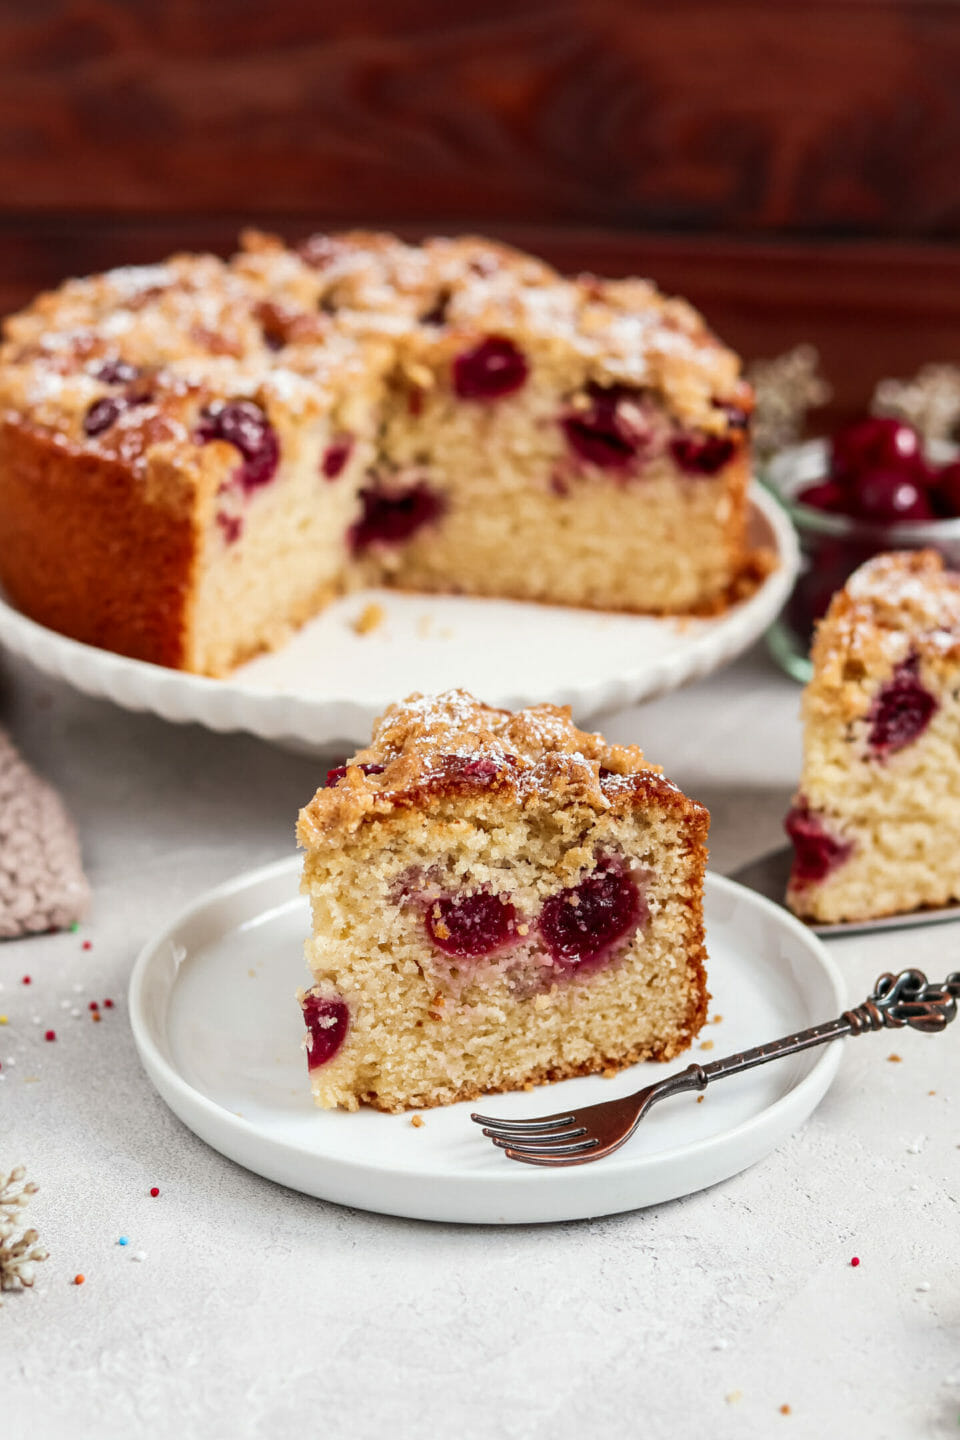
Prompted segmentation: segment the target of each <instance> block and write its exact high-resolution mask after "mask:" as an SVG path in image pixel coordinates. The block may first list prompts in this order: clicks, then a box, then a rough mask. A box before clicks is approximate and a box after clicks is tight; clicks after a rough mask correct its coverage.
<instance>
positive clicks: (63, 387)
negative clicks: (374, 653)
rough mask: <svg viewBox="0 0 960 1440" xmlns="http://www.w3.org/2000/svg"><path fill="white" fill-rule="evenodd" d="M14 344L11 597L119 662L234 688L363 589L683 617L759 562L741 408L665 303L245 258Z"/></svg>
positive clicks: (332, 258) (458, 248) (628, 284)
mask: <svg viewBox="0 0 960 1440" xmlns="http://www.w3.org/2000/svg"><path fill="white" fill-rule="evenodd" d="M5 335H6V339H5V343H4V344H3V346H2V349H0V414H2V420H0V580H2V583H3V585H4V586H5V587H6V590H7V592H8V594H9V596H10V597H11V599H12V600H13V602H14V603H15V604H16V605H17V606H18V607H19V608H20V609H22V610H23V611H24V612H25V613H26V614H28V615H30V616H32V617H33V618H34V619H36V620H39V621H41V622H42V623H43V624H46V625H49V626H51V627H52V628H54V629H56V630H60V631H62V632H63V633H65V634H67V635H71V636H73V637H75V638H77V639H80V640H84V641H87V642H90V643H92V644H95V645H99V646H102V647H105V648H106V649H111V650H116V651H119V652H121V653H123V654H127V655H131V656H135V657H137V658H140V659H144V660H151V661H154V662H157V663H160V664H163V665H169V666H174V667H180V668H183V669H187V670H194V671H198V672H202V673H208V674H221V673H223V672H225V671H227V670H229V669H230V668H231V667H232V666H234V665H236V664H237V663H239V662H240V661H242V660H244V659H245V658H247V657H249V656H251V655H253V654H255V653H256V652H257V651H259V650H263V649H266V648H271V647H273V646H275V645H277V644H279V643H280V642H281V641H282V640H283V638H284V637H285V636H286V635H288V634H289V632H290V630H291V628H292V627H294V626H296V625H298V624H300V623H302V622H303V621H304V620H305V619H306V618H308V617H309V616H310V615H312V614H314V613H315V612H316V611H317V610H318V609H319V608H321V607H322V606H323V605H324V603H325V602H326V601H328V600H329V599H330V598H331V597H333V596H335V595H336V594H338V593H340V592H341V591H342V590H343V589H344V588H345V587H349V586H356V585H362V584H368V583H373V582H375V583H388V584H393V585H397V586H401V587H404V588H408V589H419V590H438V591H458V592H462V593H468V594H477V595H501V596H510V597H516V598H520V599H528V600H541V601H550V602H554V603H562V604H569V605H578V606H592V607H599V608H607V609H616V610H633V611H646V612H652V613H669V612H676V613H692V612H709V611H713V610H718V609H720V608H722V607H723V606H724V605H725V604H726V603H727V602H728V601H729V599H730V598H731V596H733V595H735V594H736V593H737V590H738V586H739V585H740V584H741V582H742V581H743V579H744V577H745V576H746V575H747V574H748V573H749V571H750V568H751V560H750V557H749V555H748V552H747V547H746V539H745V515H746V488H747V482H748V475H749V453H748V443H747V436H746V427H747V422H748V415H749V410H750V406H751V397H750V391H749V388H748V387H747V386H746V384H745V383H744V381H743V380H742V379H741V378H740V365H739V361H738V360H737V357H736V356H735V355H734V354H733V353H732V352H731V351H730V350H728V349H726V348H724V347H723V346H722V345H721V344H719V342H718V341H717V340H716V339H715V338H714V337H713V336H712V335H711V334H710V332H709V331H708V330H707V329H706V327H705V325H704V323H703V321H702V319H701V318H700V316H699V315H698V314H697V313H696V312H695V311H694V310H693V309H691V308H690V306H688V305H687V304H685V303H684V302H683V301H680V300H668V299H665V298H664V297H663V296H661V295H660V294H659V293H658V292H657V290H656V289H655V288H654V287H653V286H652V285H651V284H649V283H648V282H647V281H643V280H621V281H607V280H600V279H597V278H595V277H591V276H587V277H580V278H579V279H576V280H568V279H564V278H562V277H561V276H560V275H558V274H557V273H556V272H555V271H553V270H552V269H550V267H549V266H547V265H545V264H543V263H542V262H540V261H539V260H535V259H533V258H531V257H530V256H526V255H523V254H521V253H519V252H518V251H515V250H511V249H508V248H506V247H505V246H502V245H498V244H495V243H493V242H491V241H486V240H480V239H469V238H466V239H459V240H443V239H436V240H431V241H428V242H426V243H424V244H423V245H419V246H417V245H406V244H403V243H402V242H401V241H399V240H397V239H395V238H394V237H392V236H390V235H383V234H365V233H352V234H345V235H338V236H314V237H313V238H312V239H310V240H308V241H306V242H305V243H304V244H302V245H301V246H299V247H298V248H296V249H291V248H287V247H286V246H284V245H283V244H281V243H280V242H279V241H278V240H275V239H271V238H269V237H265V236H262V235H248V236H247V237H245V242H244V248H243V250H242V251H241V252H240V253H239V254H238V255H236V256H234V257H233V258H232V259H230V260H229V261H221V260H219V259H216V258H215V257H213V256H196V255H180V256H175V257H173V258H172V259H171V260H169V261H167V262H166V263H165V264H162V265H154V266H144V267H133V268H128V269H121V270H114V271H111V272H109V273H107V274H104V275H100V276H94V277H91V278H88V279H83V280H70V281H67V282H66V283H65V284H64V285H63V286H61V288H60V289H59V290H57V291H55V292H53V293H50V294H46V295H42V296H40V297H39V298H38V299H37V300H36V301H35V303H34V304H33V305H31V306H30V307H29V308H28V309H27V310H25V311H23V312H22V313H21V314H19V315H16V316H14V317H13V318H12V319H10V320H8V321H7V323H6V327H5Z"/></svg>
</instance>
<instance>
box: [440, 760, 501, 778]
mask: <svg viewBox="0 0 960 1440" xmlns="http://www.w3.org/2000/svg"><path fill="white" fill-rule="evenodd" d="M499 769H500V767H499V766H498V765H497V762H496V760H491V759H490V758H489V757H488V756H484V755H444V756H443V757H442V758H441V760H440V764H439V766H438V774H439V775H441V776H442V777H443V779H444V780H447V781H450V780H481V781H483V783H484V784H486V783H487V782H488V781H490V780H495V779H496V778H497V775H498V774H499Z"/></svg>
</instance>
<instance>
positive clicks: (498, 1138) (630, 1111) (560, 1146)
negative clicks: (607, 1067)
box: [470, 970, 960, 1166]
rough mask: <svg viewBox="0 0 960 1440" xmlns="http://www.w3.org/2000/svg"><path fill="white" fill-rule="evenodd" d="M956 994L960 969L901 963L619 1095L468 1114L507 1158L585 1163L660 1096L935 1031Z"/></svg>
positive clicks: (950, 1012)
mask: <svg viewBox="0 0 960 1440" xmlns="http://www.w3.org/2000/svg"><path fill="white" fill-rule="evenodd" d="M958 999H960V970H955V971H954V972H953V974H952V975H948V976H947V978H946V980H944V982H943V983H942V984H940V985H936V984H931V983H930V981H928V979H927V977H926V975H924V973H923V971H922V970H902V971H901V972H900V974H899V975H891V974H890V973H889V972H888V973H886V974H883V975H881V976H880V978H879V980H878V981H877V983H876V985H875V986H874V990H873V993H872V994H871V995H869V996H868V997H867V999H866V1000H865V1001H864V1003H863V1004H862V1005H858V1006H857V1007H856V1009H855V1010H845V1011H844V1012H843V1014H842V1015H841V1016H840V1018H839V1019H837V1020H830V1021H829V1022H828V1023H827V1024H825V1025H814V1026H813V1027H812V1028H811V1029H809V1030H800V1031H798V1032H797V1033H796V1034H795V1035H785V1036H784V1037H783V1038H782V1039H780V1040H772V1041H771V1042H770V1043H769V1044H768V1045H758V1046H757V1047H756V1048H755V1049H753V1050H744V1051H742V1052H741V1053H740V1054H738V1055H728V1056H726V1058H725V1059H723V1060H714V1061H713V1063H712V1064H711V1065H688V1066H687V1068H686V1070H679V1071H678V1072H677V1073H676V1074H675V1075H668V1076H667V1077H666V1079H665V1080H659V1081H658V1082H657V1083H656V1084H655V1085H648V1086H646V1088H645V1089H643V1090H638V1091H637V1092H636V1094H635V1095H626V1096H624V1097H623V1099H621V1100H604V1101H602V1102H601V1103H600V1104H599V1105H585V1106H583V1107H582V1108H581V1109H579V1110H561V1111H558V1113H557V1114H556V1115H539V1116H537V1117H536V1118H535V1119H531V1120H497V1119H494V1118H493V1117H492V1116H490V1115H471V1116H470V1119H471V1120H475V1121H476V1123H477V1124H478V1125H482V1126H483V1127H484V1129H483V1133H484V1135H487V1136H488V1137H489V1138H490V1139H491V1140H492V1141H493V1143H494V1145H497V1146H499V1148H500V1149H501V1150H503V1151H504V1153H505V1154H506V1156H507V1158H508V1159H510V1160H523V1161H524V1162H525V1163H526V1164H527V1165H555V1166H561V1165H586V1164H588V1163H589V1162H590V1161H591V1160H601V1159H602V1158H603V1156H604V1155H610V1154H612V1153H613V1151H614V1150H619V1148H620V1146H621V1145H623V1144H624V1142H625V1141H627V1140H629V1139H630V1136H631V1135H632V1134H633V1132H634V1131H635V1130H636V1128H637V1126H638V1125H639V1124H640V1121H641V1120H642V1119H643V1117H644V1116H645V1115H647V1114H648V1113H649V1111H650V1109H651V1108H652V1106H654V1105H656V1104H657V1102H658V1101H659V1100H666V1099H668V1098H669V1097H670V1096H671V1095H679V1094H680V1093H681V1091H684V1090H706V1088H707V1086H708V1085H709V1084H710V1083H711V1081H713V1080H725V1079H726V1077H727V1076H728V1075H739V1074H740V1072H741V1071H742V1070H752V1069H753V1067H754V1066H755V1065H766V1063H767V1061H768V1060H779V1059H780V1058H781V1057H782V1056H784V1055H797V1054H799V1053H800V1051H801V1050H810V1049H812V1048H813V1047H814V1046H815V1045H826V1044H827V1043H828V1042H829V1041H831V1040H839V1039H841V1038H842V1037H843V1036H844V1035H865V1034H866V1033H867V1031H869V1030H884V1029H887V1030H899V1029H901V1028H902V1027H903V1026H904V1025H909V1026H910V1027H911V1029H913V1030H922V1031H924V1032H925V1033H926V1034H928V1035H935V1034H937V1033H938V1032H939V1031H940V1030H945V1029H946V1028H947V1026H948V1025H949V1024H950V1022H951V1020H954V1019H956V1015H957V1001H958Z"/></svg>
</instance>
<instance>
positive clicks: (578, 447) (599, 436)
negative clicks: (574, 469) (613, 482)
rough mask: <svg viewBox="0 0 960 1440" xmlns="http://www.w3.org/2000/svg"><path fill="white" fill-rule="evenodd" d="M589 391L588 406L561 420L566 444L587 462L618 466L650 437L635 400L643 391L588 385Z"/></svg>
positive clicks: (646, 443) (614, 468) (612, 466)
mask: <svg viewBox="0 0 960 1440" xmlns="http://www.w3.org/2000/svg"><path fill="white" fill-rule="evenodd" d="M588 393H589V395H590V406H589V408H588V409H586V410H574V411H571V413H570V414H569V415H566V416H565V417H564V419H563V421H562V422H561V423H562V424H563V429H564V434H565V435H566V437H567V444H568V445H569V446H570V448H571V450H575V451H576V453H577V454H578V455H579V456H580V458H581V460H586V461H587V463H588V464H589V465H596V466H598V467H599V469H601V470H617V469H621V468H622V467H623V466H625V465H629V464H630V462H631V461H632V460H633V459H634V457H635V456H636V454H637V452H638V451H639V450H640V449H641V448H642V447H644V446H646V445H648V444H649V442H650V439H651V435H650V428H649V426H648V425H647V424H646V422H645V420H644V418H643V415H642V412H641V410H640V406H639V403H638V402H639V398H640V395H641V393H642V392H640V391H638V390H634V389H632V388H631V387H630V386H628V385H610V386H607V387H606V388H604V387H603V386H601V385H591V386H589V389H588Z"/></svg>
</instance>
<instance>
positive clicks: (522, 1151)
mask: <svg viewBox="0 0 960 1440" xmlns="http://www.w3.org/2000/svg"><path fill="white" fill-rule="evenodd" d="M493 1143H494V1145H496V1146H497V1148H498V1149H500V1150H506V1152H507V1154H508V1155H519V1156H520V1158H521V1159H526V1158H527V1156H528V1155H530V1156H536V1155H557V1156H561V1157H562V1156H566V1155H581V1154H583V1152H584V1151H585V1150H595V1149H596V1147H597V1146H598V1145H599V1143H600V1142H599V1140H596V1139H591V1140H576V1141H574V1142H573V1144H570V1145H558V1144H553V1143H551V1142H550V1141H547V1143H546V1144H544V1145H518V1144H517V1143H516V1142H515V1141H510V1140H500V1139H498V1138H497V1137H496V1136H495V1137H494V1140H493Z"/></svg>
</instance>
